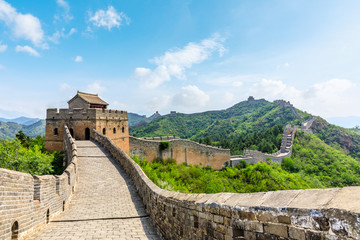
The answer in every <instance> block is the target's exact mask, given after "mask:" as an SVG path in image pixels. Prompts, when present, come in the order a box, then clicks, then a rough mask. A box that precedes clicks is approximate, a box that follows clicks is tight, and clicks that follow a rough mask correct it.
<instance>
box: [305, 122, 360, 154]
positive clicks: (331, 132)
mask: <svg viewBox="0 0 360 240" xmlns="http://www.w3.org/2000/svg"><path fill="white" fill-rule="evenodd" d="M311 129H312V130H313V132H314V134H316V135H317V136H318V137H319V138H320V139H321V140H323V141H324V142H325V143H326V144H328V145H330V146H332V147H334V148H336V149H341V150H343V151H344V152H345V153H346V154H349V155H350V156H352V157H353V158H355V159H358V160H360V133H359V132H356V131H351V130H349V129H346V128H342V127H339V126H336V125H333V124H330V123H328V122H327V121H325V120H324V119H322V118H318V119H317V120H316V121H315V122H314V124H313V125H312V127H311Z"/></svg>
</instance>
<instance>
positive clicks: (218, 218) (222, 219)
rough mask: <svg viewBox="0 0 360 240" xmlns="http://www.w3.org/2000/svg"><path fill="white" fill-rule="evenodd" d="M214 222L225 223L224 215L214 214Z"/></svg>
mask: <svg viewBox="0 0 360 240" xmlns="http://www.w3.org/2000/svg"><path fill="white" fill-rule="evenodd" d="M214 222H216V223H221V224H223V223H224V217H223V216H220V215H214Z"/></svg>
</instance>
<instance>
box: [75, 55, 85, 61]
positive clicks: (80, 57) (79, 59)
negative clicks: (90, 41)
mask: <svg viewBox="0 0 360 240" xmlns="http://www.w3.org/2000/svg"><path fill="white" fill-rule="evenodd" d="M82 61H83V58H82V56H76V58H75V62H82Z"/></svg>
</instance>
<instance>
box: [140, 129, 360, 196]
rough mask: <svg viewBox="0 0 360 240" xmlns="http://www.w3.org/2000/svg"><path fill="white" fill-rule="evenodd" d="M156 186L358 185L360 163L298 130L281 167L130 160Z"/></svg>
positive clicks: (194, 189) (192, 189) (189, 189)
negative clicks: (219, 167)
mask: <svg viewBox="0 0 360 240" xmlns="http://www.w3.org/2000/svg"><path fill="white" fill-rule="evenodd" d="M133 159H134V160H135V161H136V162H137V163H138V164H139V165H140V166H141V167H142V169H143V170H144V172H145V173H146V175H147V176H148V177H149V178H150V179H151V180H152V181H153V182H154V183H155V184H157V185H158V186H159V187H161V188H164V189H167V190H172V191H180V192H185V193H217V192H259V191H275V190H285V189H306V188H329V187H344V186H359V185H360V162H359V161H357V160H355V159H354V158H352V157H351V156H348V155H346V153H345V152H344V151H343V150H342V149H336V148H334V147H332V146H329V145H327V144H326V143H325V142H324V141H322V140H321V139H320V138H319V137H318V136H316V135H311V134H306V133H304V132H301V131H298V132H297V134H296V138H295V141H294V146H293V155H292V157H291V158H284V160H283V162H282V163H281V165H278V164H276V163H275V164H273V163H272V162H271V160H269V161H268V162H267V163H257V164H254V165H251V164H246V162H245V161H243V162H242V163H241V164H239V165H237V166H236V167H234V168H230V167H226V168H224V169H223V170H221V171H215V170H212V169H211V168H210V167H198V166H191V165H190V166H187V165H186V164H176V161H175V160H174V159H167V160H162V159H155V160H154V161H152V162H148V161H146V160H140V159H139V158H138V157H137V156H135V157H134V158H133Z"/></svg>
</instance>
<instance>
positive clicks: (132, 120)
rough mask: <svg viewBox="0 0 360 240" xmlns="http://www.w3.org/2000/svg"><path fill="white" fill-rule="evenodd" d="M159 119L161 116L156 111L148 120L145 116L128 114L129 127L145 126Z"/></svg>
mask: <svg viewBox="0 0 360 240" xmlns="http://www.w3.org/2000/svg"><path fill="white" fill-rule="evenodd" d="M159 117H161V115H160V113H159V112H157V111H156V112H155V113H154V114H153V115H151V116H150V117H148V118H147V117H146V115H139V114H136V113H128V120H129V126H130V127H135V126H141V125H145V124H148V123H150V122H152V121H153V120H155V119H157V118H159Z"/></svg>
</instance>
